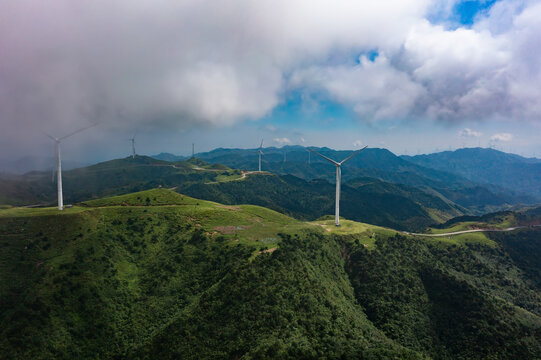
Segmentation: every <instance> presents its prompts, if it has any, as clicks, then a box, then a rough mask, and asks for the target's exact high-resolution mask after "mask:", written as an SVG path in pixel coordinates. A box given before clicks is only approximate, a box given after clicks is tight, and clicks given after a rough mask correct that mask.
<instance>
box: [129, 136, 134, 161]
mask: <svg viewBox="0 0 541 360" xmlns="http://www.w3.org/2000/svg"><path fill="white" fill-rule="evenodd" d="M128 140H129V141H131V157H132V159H135V134H133V136H132V137H131V138H130V139H128Z"/></svg>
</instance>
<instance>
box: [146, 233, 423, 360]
mask: <svg viewBox="0 0 541 360" xmlns="http://www.w3.org/2000/svg"><path fill="white" fill-rule="evenodd" d="M343 263H344V262H343V259H342V258H341V254H340V249H339V246H338V243H337V242H336V241H334V240H333V239H331V238H329V237H325V236H322V235H317V234H307V235H305V236H302V237H296V236H295V237H285V238H284V239H283V241H282V243H281V245H280V248H279V249H278V250H276V251H275V252H273V253H272V254H265V255H260V256H258V257H257V258H256V259H255V260H254V261H253V262H252V263H249V264H245V265H244V266H242V267H239V268H236V269H235V270H234V271H232V272H231V273H229V274H227V275H226V276H225V277H224V278H223V279H222V280H221V281H220V282H219V283H218V284H216V286H214V287H212V288H210V289H208V291H206V292H205V293H204V294H202V296H201V297H200V298H199V300H198V301H197V302H196V303H194V304H193V306H191V307H189V308H187V309H186V310H185V311H184V312H182V313H181V314H179V316H178V318H177V319H175V320H174V321H173V322H171V323H170V324H169V325H168V326H167V327H166V328H165V329H164V330H163V331H162V332H161V333H160V334H158V335H157V336H155V337H153V338H152V339H151V341H150V343H149V344H148V345H146V346H144V347H143V348H142V349H140V350H139V351H137V352H136V354H137V356H136V358H144V359H153V358H172V359H173V358H183V359H201V358H209V359H211V358H212V359H215V358H226V359H231V358H243V359H314V358H328V359H381V358H402V359H408V358H411V359H413V358H420V355H419V354H416V353H415V352H414V351H411V350H407V349H405V348H403V347H401V346H399V345H397V344H395V343H394V342H392V341H389V340H388V339H387V338H386V337H385V336H383V335H382V334H381V332H380V331H379V330H377V329H376V328H374V327H373V325H372V324H371V323H370V322H369V321H367V319H366V316H365V315H364V313H363V311H362V308H360V307H359V306H358V305H357V303H356V301H355V299H354V297H353V290H352V288H351V285H350V284H349V281H348V277H347V275H346V273H345V271H344V264H343Z"/></svg>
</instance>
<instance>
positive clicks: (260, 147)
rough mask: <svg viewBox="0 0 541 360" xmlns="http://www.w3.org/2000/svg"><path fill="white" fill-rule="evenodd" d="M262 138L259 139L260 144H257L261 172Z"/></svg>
mask: <svg viewBox="0 0 541 360" xmlns="http://www.w3.org/2000/svg"><path fill="white" fill-rule="evenodd" d="M262 149H263V139H261V145H259V150H257V152H258V153H259V172H261V155H262V154H263V150H262Z"/></svg>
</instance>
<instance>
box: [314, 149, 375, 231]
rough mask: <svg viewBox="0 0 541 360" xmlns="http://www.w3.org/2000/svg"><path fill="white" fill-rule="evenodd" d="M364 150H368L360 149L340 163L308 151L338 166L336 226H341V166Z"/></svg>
mask: <svg viewBox="0 0 541 360" xmlns="http://www.w3.org/2000/svg"><path fill="white" fill-rule="evenodd" d="M364 149H366V146H365V147H363V148H362V149H359V150H357V151H355V152H354V153H353V154H351V155H350V156H348V157H347V158H345V159H344V160H342V161H340V162H337V161H334V160H333V159H330V158H328V157H326V156H325V155H321V154H320V153H318V152H317V151H315V150H312V149H310V148H309V149H308V150H310V151H311V152H313V153H314V154H316V155H318V156H321V157H322V158H323V159H325V160H327V161H329V162H331V163H333V164H334V165H335V166H336V209H335V213H334V224H335V225H336V226H340V181H341V179H342V169H341V166H342V164H343V163H345V162H346V161H348V160H349V159H351V158H352V157H354V156H355V155H357V154H358V153H360V152H361V151H363V150H364Z"/></svg>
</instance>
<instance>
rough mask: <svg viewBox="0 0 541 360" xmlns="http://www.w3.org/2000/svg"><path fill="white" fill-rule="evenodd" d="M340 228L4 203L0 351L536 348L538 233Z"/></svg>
mask: <svg viewBox="0 0 541 360" xmlns="http://www.w3.org/2000/svg"><path fill="white" fill-rule="evenodd" d="M190 166H192V165H190ZM193 166H199V165H198V164H195V165H193ZM268 178H270V177H268ZM235 182H236V181H232V182H231V183H235ZM536 216H538V215H537V214H536V213H535V212H531V213H529V214H528V215H520V216H519V215H517V219H518V218H520V219H521V221H526V220H528V221H532V219H534V218H535V217H536ZM502 221H505V219H504V220H502ZM341 223H342V226H341V227H339V228H336V227H334V225H333V219H332V218H331V217H328V216H326V217H323V218H321V219H319V220H316V221H313V222H310V223H305V222H301V221H298V220H295V219H293V218H291V217H288V216H286V215H283V214H280V213H278V212H275V211H273V210H269V209H266V208H262V207H258V206H254V205H222V204H219V203H214V202H210V201H205V200H198V199H195V198H192V197H188V196H185V195H181V194H178V193H176V192H173V191H171V190H167V189H163V188H162V189H153V190H147V191H142V192H137V193H132V194H126V195H120V196H114V197H110V198H103V199H96V200H89V201H85V202H83V203H81V204H79V205H78V206H74V207H72V208H68V209H66V210H65V211H63V212H58V211H57V210H55V209H54V208H35V209H29V208H10V209H2V210H0V249H1V251H0V274H1V276H0V308H2V309H3V310H2V312H0V358H2V359H4V358H6V359H19V358H20V359H27V358H32V359H50V358H55V359H73V358H78V359H95V358H101V359H115V358H122V359H155V358H160V359H161V358H166V359H167V358H171V359H172V358H183V359H216V358H218V359H232V358H235V359H241V358H242V359H286V358H305V359H309V358H310V359H311V358H329V359H388V358H396V359H421V358H428V357H431V358H434V359H469V358H485V357H486V358H494V359H500V358H501V359H504V358H520V359H536V358H539V357H541V341H540V340H539V339H541V308H540V304H541V287H540V286H541V284H540V282H539V278H540V272H541V270H540V269H541V266H540V263H539V258H538V257H537V256H536V254H538V253H539V250H540V249H541V248H540V246H541V245H540V244H541V243H540V242H539V239H541V236H540V234H541V231H539V230H536V229H531V230H530V229H526V230H521V231H517V232H513V233H494V234H490V235H489V236H490V241H491V244H492V246H487V245H485V244H484V243H483V242H480V241H472V240H471V239H472V237H471V236H472V235H473V234H466V235H464V239H460V240H459V241H454V243H451V242H450V241H449V239H446V238H425V237H413V236H404V235H399V234H398V233H397V231H395V230H391V229H389V228H384V227H380V226H375V225H369V224H364V223H357V222H354V221H349V220H342V221H341ZM475 235H477V234H475Z"/></svg>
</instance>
